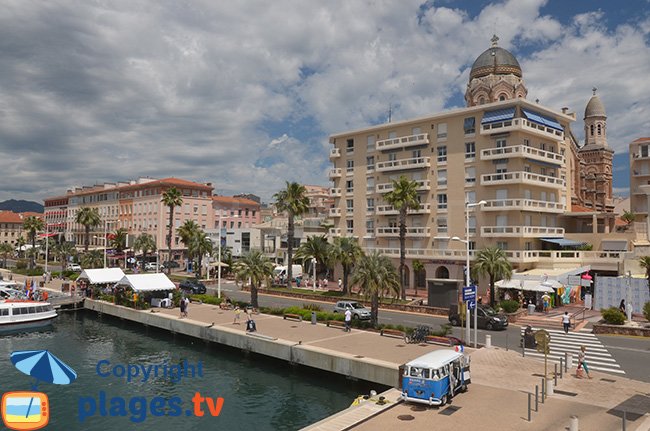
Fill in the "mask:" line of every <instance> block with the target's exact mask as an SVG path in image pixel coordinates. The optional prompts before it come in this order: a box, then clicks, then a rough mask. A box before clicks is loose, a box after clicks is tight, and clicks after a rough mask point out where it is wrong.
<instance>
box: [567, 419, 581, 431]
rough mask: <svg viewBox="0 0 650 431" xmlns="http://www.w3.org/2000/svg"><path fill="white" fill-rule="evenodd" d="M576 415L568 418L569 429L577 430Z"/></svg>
mask: <svg viewBox="0 0 650 431" xmlns="http://www.w3.org/2000/svg"><path fill="white" fill-rule="evenodd" d="M579 430H580V428H579V427H578V416H571V418H570V419H569V431H579Z"/></svg>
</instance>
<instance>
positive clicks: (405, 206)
mask: <svg viewBox="0 0 650 431" xmlns="http://www.w3.org/2000/svg"><path fill="white" fill-rule="evenodd" d="M417 187H418V184H417V182H415V181H412V180H409V179H408V178H406V177H405V176H404V175H401V176H400V177H399V179H397V180H393V190H391V191H390V192H388V193H386V194H385V195H384V200H385V201H386V202H388V203H389V204H391V205H392V206H393V208H395V209H396V210H397V211H399V279H400V283H401V285H402V293H401V297H402V299H406V280H405V279H404V278H405V275H406V271H405V270H404V269H405V267H406V263H405V262H406V213H407V212H408V210H409V209H414V210H415V209H418V208H420V201H419V200H418V191H417Z"/></svg>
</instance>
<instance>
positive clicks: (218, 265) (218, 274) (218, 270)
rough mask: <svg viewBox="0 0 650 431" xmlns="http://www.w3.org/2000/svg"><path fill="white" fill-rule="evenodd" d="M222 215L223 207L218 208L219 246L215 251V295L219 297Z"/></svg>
mask: <svg viewBox="0 0 650 431" xmlns="http://www.w3.org/2000/svg"><path fill="white" fill-rule="evenodd" d="M222 216H223V209H219V247H218V251H217V255H218V256H217V297H218V298H221V229H223V224H222V223H221V217H222Z"/></svg>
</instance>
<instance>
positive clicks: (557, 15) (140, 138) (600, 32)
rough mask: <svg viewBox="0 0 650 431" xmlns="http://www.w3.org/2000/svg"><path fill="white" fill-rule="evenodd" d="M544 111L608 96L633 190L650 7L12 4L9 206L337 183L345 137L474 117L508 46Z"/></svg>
mask: <svg viewBox="0 0 650 431" xmlns="http://www.w3.org/2000/svg"><path fill="white" fill-rule="evenodd" d="M494 33H496V34H497V35H498V37H499V45H500V46H502V47H504V48H506V49H508V50H510V51H511V52H512V53H513V54H514V55H515V56H516V57H517V59H518V60H519V63H520V64H521V67H522V69H523V74H524V80H525V82H526V85H527V87H528V99H529V100H535V99H539V100H540V103H541V104H543V105H545V106H548V107H551V108H555V109H558V110H559V109H560V108H561V107H564V106H567V107H569V108H570V109H571V110H572V111H575V112H576V113H577V117H578V121H577V122H576V123H574V125H573V127H572V128H573V130H574V132H575V133H576V135H577V136H578V137H579V138H580V139H583V132H582V127H583V124H582V117H583V113H584V107H585V105H586V103H587V101H588V100H589V98H590V97H591V94H592V92H591V89H592V87H597V88H598V95H599V96H600V97H601V99H602V101H603V103H604V104H605V108H606V110H607V115H608V138H609V145H610V146H611V147H612V148H613V149H614V150H615V151H616V158H615V166H614V187H615V193H618V194H627V192H628V190H627V184H628V182H629V178H628V176H629V167H628V159H627V155H626V154H624V153H626V152H627V149H628V144H629V143H630V142H631V141H633V140H634V139H636V138H638V137H640V136H650V98H649V97H648V96H647V95H648V94H650V79H648V76H650V0H627V1H624V2H613V1H598V0H573V1H570V2H568V1H564V0H548V1H545V0H509V1H508V0H506V1H489V2H488V1H473V0H466V1H451V0H448V1H426V2H423V1H413V0H400V1H390V0H386V1H382V0H377V1H372V0H367V1H355V0H330V1H315V0H293V1H285V0H274V1H272V2H269V1H261V0H260V1H257V0H242V1H237V2H226V1H213V0H193V1H190V0H185V1H180V0H168V1H160V0H151V1H149V0H127V1H119V0H116V1H104V0H79V1H67V0H58V1H57V0H53V1H48V2H43V1H40V0H33V1H32V0H5V1H3V7H2V8H0V160H1V161H2V162H1V165H2V167H3V169H2V175H1V176H0V201H2V200H5V199H11V198H14V199H28V200H34V201H39V202H41V201H42V200H43V198H45V197H47V196H56V195H61V194H63V193H65V191H66V189H68V188H71V187H74V186H80V185H92V184H97V183H102V182H111V181H118V180H127V179H135V178H138V177H144V176H150V177H154V178H165V177H171V176H175V177H180V178H184V179H188V180H193V181H198V182H212V183H213V185H214V187H215V193H216V194H224V195H232V194H236V193H254V194H257V195H259V196H261V197H262V198H263V200H265V201H269V200H270V198H271V196H272V195H273V193H275V192H277V191H278V190H280V189H281V188H282V187H283V186H284V184H285V181H298V182H300V183H303V184H320V185H329V181H328V179H327V171H328V169H329V168H330V167H331V165H330V162H329V159H328V153H329V148H330V144H329V143H328V136H329V135H331V134H334V133H338V132H343V131H346V130H350V129H354V128H361V127H365V126H369V125H374V124H379V123H383V122H385V121H386V120H387V115H388V107H389V105H390V106H391V107H392V118H393V121H398V120H402V119H408V118H412V117H420V116H426V115H432V114H435V113H438V112H440V111H442V110H446V109H452V108H457V107H461V106H464V101H463V94H464V90H465V87H466V85H467V81H468V76H469V69H470V67H471V64H472V62H473V61H474V60H475V59H476V57H477V56H478V55H479V54H481V52H483V51H484V50H485V49H487V48H488V47H489V46H490V38H491V37H492V35H493V34H494Z"/></svg>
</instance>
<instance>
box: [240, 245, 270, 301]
mask: <svg viewBox="0 0 650 431" xmlns="http://www.w3.org/2000/svg"><path fill="white" fill-rule="evenodd" d="M274 267H275V265H274V264H273V262H271V261H270V260H269V259H268V258H267V257H266V256H264V254H263V253H262V252H261V251H259V250H252V251H251V252H250V253H247V254H245V255H244V256H243V257H242V258H241V259H239V260H238V261H237V262H235V263H234V264H233V271H234V272H235V276H236V277H237V280H238V281H241V282H243V283H245V282H246V281H248V280H250V283H251V305H252V306H253V307H255V308H258V307H259V305H258V301H257V293H258V289H259V288H260V286H261V285H262V283H263V282H266V285H267V286H268V285H270V283H271V277H273V268H274Z"/></svg>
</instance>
